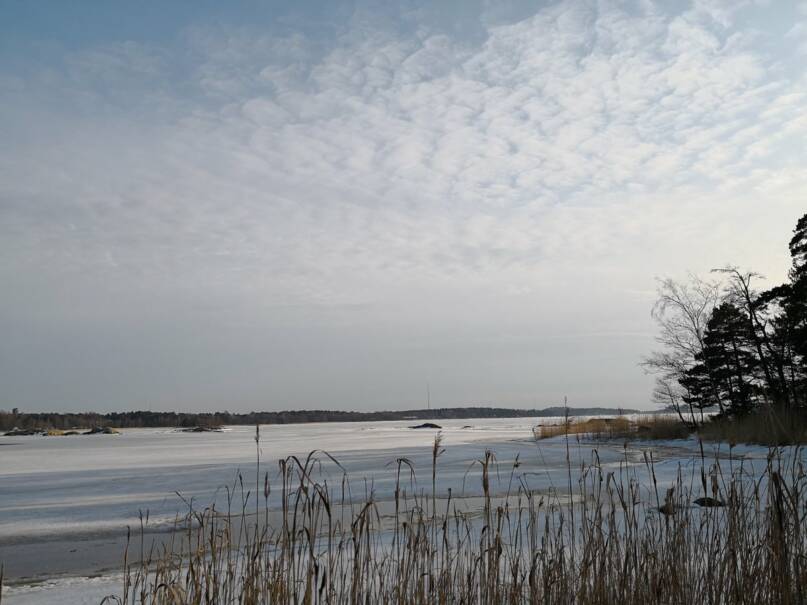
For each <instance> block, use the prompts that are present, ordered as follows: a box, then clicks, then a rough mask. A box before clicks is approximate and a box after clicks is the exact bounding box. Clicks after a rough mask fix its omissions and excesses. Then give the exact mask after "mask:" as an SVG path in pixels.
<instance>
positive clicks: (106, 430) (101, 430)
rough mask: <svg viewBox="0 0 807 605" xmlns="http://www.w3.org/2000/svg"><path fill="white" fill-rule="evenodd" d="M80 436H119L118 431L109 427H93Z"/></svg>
mask: <svg viewBox="0 0 807 605" xmlns="http://www.w3.org/2000/svg"><path fill="white" fill-rule="evenodd" d="M82 435H120V431H116V430H115V429H113V428H112V427H110V426H94V427H92V428H91V429H90V430H89V431H86V432H84V433H82Z"/></svg>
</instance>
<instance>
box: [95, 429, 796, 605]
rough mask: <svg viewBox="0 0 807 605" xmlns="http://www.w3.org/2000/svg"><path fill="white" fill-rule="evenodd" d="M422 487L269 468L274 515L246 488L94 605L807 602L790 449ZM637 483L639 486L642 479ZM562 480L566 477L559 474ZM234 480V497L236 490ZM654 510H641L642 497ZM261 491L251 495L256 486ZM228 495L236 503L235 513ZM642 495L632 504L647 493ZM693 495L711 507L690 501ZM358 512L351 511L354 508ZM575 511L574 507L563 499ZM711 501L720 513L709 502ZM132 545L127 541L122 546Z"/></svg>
mask: <svg viewBox="0 0 807 605" xmlns="http://www.w3.org/2000/svg"><path fill="white" fill-rule="evenodd" d="M441 451H442V450H441V444H440V442H439V440H437V441H435V444H434V449H433V456H432V469H431V484H432V489H433V491H432V493H431V494H428V493H425V492H424V491H418V489H417V487H416V483H415V470H414V468H413V465H412V462H411V461H410V460H408V459H406V458H399V459H397V460H396V461H395V462H394V472H395V476H396V483H395V489H394V493H393V496H392V498H393V500H392V501H391V502H388V503H384V502H380V501H378V500H377V499H376V498H375V497H374V495H373V493H372V491H369V492H368V493H367V494H365V497H364V498H362V499H354V498H353V496H352V494H351V491H350V489H351V488H350V482H349V481H348V480H347V477H343V479H342V481H341V483H340V484H339V485H337V486H332V485H329V484H328V481H327V480H318V479H317V476H318V470H319V469H320V466H319V465H320V464H331V465H338V462H337V461H336V460H334V459H333V458H331V457H330V456H327V454H320V455H318V454H316V453H313V452H312V454H310V455H309V456H308V458H306V459H298V458H296V457H289V458H286V459H285V460H281V461H280V462H279V479H278V481H279V489H280V493H281V494H282V495H283V496H282V497H281V502H282V510H280V511H279V513H278V515H279V517H278V518H277V521H271V519H270V511H269V492H270V489H269V483H268V479H265V487H264V490H263V496H264V509H265V510H264V511H263V512H264V516H263V522H259V521H260V520H261V516H260V515H255V517H254V518H252V519H250V517H251V516H252V514H251V513H250V514H247V508H248V504H247V502H248V501H249V493H248V492H245V489H246V488H245V487H244V484H243V481H241V482H240V484H238V485H236V486H235V489H232V490H228V508H227V510H226V511H223V512H220V511H217V510H215V509H214V508H206V509H204V510H194V509H193V508H192V507H189V510H188V514H187V516H186V517H185V518H184V520H183V522H182V523H181V527H180V531H178V532H177V533H176V534H174V538H172V540H171V541H170V542H169V543H167V544H163V545H161V546H158V547H151V548H149V549H146V548H145V546H143V544H142V542H143V539H144V537H143V533H142V531H141V536H140V549H139V550H140V556H139V557H137V558H136V560H132V557H131V556H130V550H131V549H129V548H127V553H126V556H125V569H126V573H125V581H124V586H123V592H122V594H121V595H119V596H114V597H108V598H107V599H106V602H107V603H109V602H116V603H122V604H129V603H148V604H155V605H156V604H167V603H198V604H202V603H206V604H207V603H217V604H226V603H244V604H258V603H305V604H315V603H340V604H341V603H345V604H348V603H349V604H358V603H398V604H408V603H423V604H426V603H467V604H471V603H564V604H565V603H579V604H589V603H626V604H634V603H635V604H646V603H674V604H679V603H680V604H682V605H684V604H686V605H689V604H691V603H708V604H722V603H749V604H751V603H754V604H756V603H782V604H791V603H793V604H795V603H803V602H805V599H807V594H805V592H807V570H805V567H804V565H805V561H806V560H807V544H805V536H806V535H807V526H806V525H805V523H807V520H806V517H807V514H806V513H805V504H807V500H805V488H806V487H807V482H805V473H804V469H803V467H802V463H801V460H802V457H801V452H800V451H799V450H791V451H790V452H789V455H788V456H784V454H783V452H782V451H781V450H772V451H771V454H770V456H769V457H768V459H767V463H766V466H765V469H764V470H763V471H762V472H761V473H760V474H758V475H753V473H751V472H750V470H749V468H748V467H747V466H746V465H745V464H744V463H743V462H735V461H733V460H730V461H729V463H728V465H729V469H728V472H727V473H726V474H725V475H724V473H723V468H722V467H721V466H719V465H717V464H712V465H711V466H710V465H709V464H708V463H707V462H706V461H705V460H701V462H702V465H701V468H700V469H699V471H697V472H694V473H693V474H692V476H689V477H687V476H684V475H681V473H680V471H679V475H678V477H677V479H676V480H675V481H674V482H673V483H672V484H671V485H667V484H665V485H660V484H659V482H658V481H657V478H656V474H655V468H654V464H653V460H652V456H646V459H645V462H646V464H645V465H644V466H640V467H639V468H638V470H637V467H636V466H635V465H633V466H631V465H629V464H628V463H627V460H626V461H625V464H623V465H620V466H619V468H614V467H608V468H605V467H603V466H601V465H600V463H599V458H598V456H597V453H596V451H593V452H592V458H591V462H590V464H588V465H586V466H585V467H584V468H582V469H580V475H579V480H577V485H576V486H575V487H574V493H573V494H561V493H556V492H552V493H549V494H537V493H533V492H531V491H529V490H528V489H527V488H526V487H525V483H524V482H523V481H520V480H519V478H518V475H517V468H518V465H519V463H518V460H516V461H515V463H514V464H513V468H512V471H511V475H510V483H509V487H508V490H507V493H506V494H499V495H494V494H493V493H492V489H491V486H490V479H491V472H492V468H493V465H494V464H495V459H494V456H493V454H492V453H491V452H490V451H486V452H485V454H484V456H483V457H482V458H481V459H480V460H478V461H477V464H478V466H479V470H480V479H481V488H482V494H483V496H484V499H483V506H482V510H481V511H480V512H478V513H474V514H470V513H467V512H463V510H462V508H461V507H458V506H457V505H456V499H454V498H452V494H451V491H450V490H449V492H448V495H447V497H445V498H437V497H436V495H435V493H434V490H435V489H436V487H437V485H438V482H439V467H438V458H439V455H440V453H441ZM639 473H642V474H644V473H646V481H644V482H642V481H640V480H639V476H638V474H639ZM569 475H570V477H571V468H570V473H569ZM239 485H240V494H239ZM647 486H650V487H649V490H650V494H651V501H652V502H651V504H648V503H647V495H648V492H647V490H648V487H647ZM256 487H257V486H256ZM237 494H239V495H240V500H241V502H240V503H239V505H238V507H236V506H235V503H236V502H237V500H238V498H236V497H235V496H236V495H237ZM643 496H644V497H643ZM697 497H708V498H711V503H713V504H716V505H718V506H714V507H710V508H699V507H697V506H693V505H692V501H693V500H694V499H695V498H697ZM356 502H358V503H356ZM569 502H571V504H569ZM720 504H724V505H723V506H720ZM135 542H137V540H136V539H133V540H132V543H135Z"/></svg>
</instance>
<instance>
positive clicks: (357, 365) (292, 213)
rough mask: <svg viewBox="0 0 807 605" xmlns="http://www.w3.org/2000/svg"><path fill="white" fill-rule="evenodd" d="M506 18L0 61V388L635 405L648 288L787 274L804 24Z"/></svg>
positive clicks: (52, 394) (209, 35) (192, 30)
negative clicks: (0, 334) (699, 275)
mask: <svg viewBox="0 0 807 605" xmlns="http://www.w3.org/2000/svg"><path fill="white" fill-rule="evenodd" d="M511 8H512V10H510V11H509V12H508V11H507V10H505V5H499V4H498V3H496V5H495V6H494V5H491V6H485V5H482V6H479V7H476V8H474V9H470V8H467V7H466V8H465V9H463V8H457V9H456V11H461V12H457V13H456V14H455V13H454V12H453V11H452V10H450V9H445V10H444V11H441V12H440V14H437V13H436V12H435V10H434V9H433V8H430V7H429V6H428V5H427V4H424V5H417V4H412V5H408V6H407V8H406V10H403V9H394V10H393V9H390V8H389V7H388V6H377V5H371V4H367V5H351V6H341V5H340V6H339V7H338V8H337V9H333V8H332V9H331V10H332V11H333V12H332V13H330V17H331V18H332V19H333V21H332V22H330V23H328V24H327V27H324V28H323V27H322V26H321V23H320V24H318V25H317V26H316V27H315V26H314V24H311V23H306V22H305V21H301V20H299V19H293V18H286V19H285V20H278V23H274V24H270V25H267V26H266V27H259V26H250V25H244V24H239V25H236V24H228V23H226V22H223V23H218V24H211V23H195V22H193V20H192V19H191V20H189V22H188V23H186V24H184V25H183V26H182V27H181V28H179V29H178V30H177V31H176V32H175V34H174V35H173V36H172V37H171V38H170V39H168V40H160V41H153V40H152V41H149V40H130V39H121V40H113V41H104V42H99V43H94V44H87V45H84V46H81V47H78V48H70V49H65V50H64V51H63V52H62V53H61V54H60V56H58V57H53V56H51V57H50V58H48V59H40V60H31V61H29V62H27V63H25V64H24V69H23V68H21V67H20V66H19V65H17V64H12V63H11V62H7V63H6V64H3V71H2V72H0V95H2V99H1V100H2V104H3V107H4V109H3V111H2V114H1V117H0V126H1V127H2V131H3V132H4V133H5V136H4V142H3V143H2V144H0V204H2V206H0V217H1V218H2V221H1V222H0V277H1V278H2V281H3V283H4V284H5V287H4V290H6V294H5V295H4V296H3V298H2V300H0V325H2V326H3V328H4V331H5V332H6V333H7V335H8V338H7V339H6V340H5V342H4V344H3V345H0V356H2V361H3V363H2V365H0V378H1V379H2V380H0V381H1V382H2V383H3V384H5V385H7V388H6V389H5V391H4V392H3V394H2V397H3V399H2V400H0V403H3V404H7V405H12V404H14V405H17V404H19V405H29V406H36V407H45V408H47V407H68V408H76V407H95V408H110V407H120V406H125V407H131V406H151V407H183V408H198V407H203V408H216V407H222V408H223V407H230V408H254V407H265V408H285V407H294V406H307V407H313V406H320V407H350V408H362V407H365V408H379V407H391V406H406V405H420V404H422V399H423V397H422V394H421V391H422V385H423V384H424V382H425V381H426V380H429V381H431V383H432V384H433V385H434V387H433V390H434V392H435V399H436V400H437V402H438V403H439V404H445V405H450V404H456V405H459V404H467V403H473V402H477V403H497V404H502V405H544V404H551V403H554V402H556V401H557V400H558V398H560V397H561V396H562V395H563V394H569V395H570V396H571V398H572V401H574V402H577V403H579V404H580V405H585V404H611V405H631V406H642V405H643V404H645V402H646V401H647V399H648V391H649V387H648V380H647V378H646V377H644V376H643V375H642V373H641V371H640V370H639V369H638V368H637V365H636V364H637V361H638V358H639V357H640V356H641V354H642V353H644V352H645V351H646V350H647V349H648V348H649V347H650V346H651V344H652V325H651V324H650V321H649V318H648V315H649V306H650V304H651V303H652V290H653V279H654V277H655V276H656V275H659V274H674V275H675V274H679V275H680V274H682V273H684V272H685V271H686V270H694V271H707V270H708V269H710V268H712V267H714V266H717V265H721V264H723V263H726V262H734V263H737V264H741V265H747V266H751V267H754V268H756V269H758V270H760V271H761V272H763V273H766V274H768V276H769V277H770V278H771V280H773V281H775V280H778V279H781V278H782V277H783V274H784V271H785V270H786V263H787V256H786V247H785V243H786V240H787V234H788V232H789V230H790V229H791V228H792V225H793V224H794V221H795V218H796V217H797V216H798V215H799V214H800V213H802V212H803V211H804V208H805V206H806V205H807V204H805V201H806V200H805V195H807V171H805V170H804V166H805V165H807V164H805V160H806V159H807V158H805V148H804V141H805V140H807V111H805V108H806V107H807V78H806V77H805V74H804V71H803V69H801V68H800V65H799V63H800V62H801V61H802V58H801V56H803V52H804V50H803V49H804V36H803V35H802V34H801V33H800V32H804V31H805V23H807V11H806V10H805V8H804V6H792V5H788V6H787V7H784V6H782V7H780V5H779V3H777V2H771V3H770V4H768V5H767V6H765V5H763V4H760V3H754V2H739V3H738V2H731V3H728V2H725V3H723V2H694V3H691V4H690V3H685V4H682V5H681V6H679V7H677V8H676V9H675V10H672V9H670V7H669V6H668V3H663V5H662V3H659V4H655V3H651V2H637V3H628V2H616V1H614V2H605V1H603V2H593V1H592V2H561V3H553V4H549V5H542V6H535V7H524V6H521V7H511ZM469 13H470V16H469ZM452 23H453V24H455V25H453V26H452V25H451V24H452Z"/></svg>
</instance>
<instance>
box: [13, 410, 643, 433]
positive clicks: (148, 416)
mask: <svg viewBox="0 0 807 605" xmlns="http://www.w3.org/2000/svg"><path fill="white" fill-rule="evenodd" d="M636 412H637V410H629V409H616V408H566V407H550V408H545V409H542V410H521V409H509V408H491V407H460V408H438V409H428V410H405V411H389V412H338V411H331V410H292V411H286V412H248V413H244V414H235V413H232V412H211V413H198V414H195V413H183V412H150V411H136V412H110V413H108V414H97V413H92V412H85V413H77V414H63V413H58V412H32V413H23V412H20V411H19V410H12V411H11V412H5V411H0V430H2V431H8V430H11V429H12V428H14V427H16V428H19V429H40V428H41V429H72V428H77V427H80V428H91V427H114V428H145V427H183V428H189V427H195V426H208V427H210V426H223V425H255V424H297V423H305V422H362V421H363V422H366V421H377V420H451V419H462V418H529V417H533V416H538V417H540V416H563V415H565V414H568V415H569V416H595V415H600V414H614V413H626V414H627V413H636Z"/></svg>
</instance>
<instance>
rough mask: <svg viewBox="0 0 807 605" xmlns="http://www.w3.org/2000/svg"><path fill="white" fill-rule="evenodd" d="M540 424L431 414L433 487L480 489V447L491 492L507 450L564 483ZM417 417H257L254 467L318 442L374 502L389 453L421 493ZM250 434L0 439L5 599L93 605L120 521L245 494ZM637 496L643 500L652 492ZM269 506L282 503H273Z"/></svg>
mask: <svg viewBox="0 0 807 605" xmlns="http://www.w3.org/2000/svg"><path fill="white" fill-rule="evenodd" d="M559 420H560V419H554V421H559ZM551 422H553V419H549V418H517V419H477V420H467V419H466V420H447V421H439V423H440V425H441V426H442V427H443V428H442V431H440V432H441V434H442V436H443V444H442V447H443V448H445V453H444V454H443V455H441V457H440V459H439V463H438V492H440V494H446V493H447V491H448V489H449V488H450V489H451V490H452V494H453V496H454V497H458V496H462V495H465V496H477V495H479V494H480V491H481V490H480V481H479V465H477V464H474V461H476V460H479V459H480V458H482V457H483V456H484V452H485V449H491V450H492V451H493V452H494V453H495V456H496V461H497V464H498V466H497V467H495V468H494V472H493V474H492V475H493V476H492V482H493V483H492V489H493V492H494V494H497V495H502V494H504V493H505V491H506V490H507V488H508V485H509V483H510V472H511V469H512V465H513V462H514V460H515V459H516V457H518V459H519V468H518V474H519V475H520V476H521V478H522V479H523V481H524V484H526V485H527V486H529V488H530V489H531V490H533V491H536V492H542V491H549V490H552V489H555V488H557V490H558V491H565V489H564V488H565V486H567V484H568V483H567V481H568V479H567V463H566V455H567V454H566V441H565V439H564V438H552V439H547V440H541V441H538V442H536V441H534V440H533V439H532V428H533V427H534V426H535V425H536V424H546V423H551ZM418 423H419V422H418V421H397V422H366V423H316V424H299V425H271V426H262V427H261V433H260V456H261V473H262V474H263V472H265V471H268V472H269V478H270V481H273V480H274V481H277V473H278V465H277V461H278V460H279V459H281V458H285V457H286V456H290V455H296V456H305V455H307V454H308V452H310V451H311V450H314V449H317V450H323V451H327V452H328V453H329V454H331V455H332V456H333V457H334V458H336V459H337V460H338V461H339V463H340V464H341V465H342V467H344V468H345V469H346V470H347V472H348V474H349V477H350V478H351V484H352V489H353V495H354V497H355V498H356V499H359V500H360V499H362V498H364V496H365V493H366V492H367V491H368V490H372V492H373V494H374V497H375V498H376V499H377V500H384V499H390V498H391V497H392V493H393V490H394V482H395V472H394V466H393V465H394V461H395V459H396V458H399V457H406V458H408V459H410V460H411V461H412V463H413V464H414V467H415V469H416V471H417V473H418V477H419V479H420V482H419V483H418V485H417V489H418V490H420V489H422V490H425V491H429V490H430V489H431V487H430V486H431V475H430V473H431V450H432V444H433V442H434V437H435V434H436V433H437V431H436V430H426V429H421V430H413V429H411V428H409V427H410V426H411V425H414V424H418ZM254 438H255V428H254V427H248V426H239V427H230V428H228V429H227V430H225V431H223V432H210V433H179V432H175V431H172V430H168V429H131V430H124V431H123V432H122V434H121V435H94V436H76V437H8V438H6V437H0V439H2V440H3V441H2V443H3V445H2V446H0V562H2V563H3V564H4V565H5V568H6V578H7V580H6V582H7V584H8V583H10V584H11V587H10V588H6V591H5V592H4V595H3V597H4V603H5V602H8V603H10V604H12V605H13V604H14V603H34V602H36V603H47V602H64V601H63V600H62V599H61V598H60V595H64V594H66V592H65V591H67V594H71V595H74V596H75V598H73V596H71V598H70V602H76V603H79V602H98V600H100V597H103V596H104V595H105V594H109V593H110V587H111V588H112V590H111V592H115V591H116V589H117V587H118V585H119V584H120V583H119V581H118V580H116V579H115V574H117V573H119V572H120V566H121V557H122V553H123V551H122V548H123V546H122V545H123V540H124V538H125V535H126V527H127V525H128V526H131V527H133V528H137V527H138V526H139V523H140V514H141V512H145V511H148V515H149V527H150V528H151V529H153V530H159V529H160V528H161V527H162V528H164V527H170V525H171V524H172V523H173V521H174V519H175V518H176V516H177V515H178V514H182V512H183V511H185V510H186V506H187V505H186V504H185V503H184V502H183V500H182V499H181V498H180V497H179V496H178V495H177V493H176V492H179V493H180V494H182V496H183V497H184V498H185V499H186V500H190V499H193V501H194V502H195V503H196V504H198V505H199V506H206V505H208V504H212V503H213V502H216V503H217V506H219V507H220V508H221V507H222V506H223V505H224V500H225V498H224V489H223V488H224V486H225V485H229V486H232V485H234V482H235V481H236V480H237V477H238V474H239V472H240V473H241V474H242V476H243V477H244V483H245V486H246V487H245V489H249V487H250V486H254V485H255V471H256V467H255V464H256V444H255V440H254ZM570 444H571V447H570V457H571V462H572V467H573V468H580V466H581V464H582V463H588V462H591V459H592V457H591V456H592V454H591V453H592V450H593V449H595V448H596V449H597V450H598V456H599V461H600V464H601V465H602V466H604V467H606V468H609V467H610V468H613V469H618V468H620V467H624V466H625V465H627V466H634V467H635V468H636V471H637V473H638V474H642V473H646V471H645V470H644V458H643V451H646V450H647V449H650V450H653V451H654V460H655V463H656V466H655V470H656V477H657V480H658V482H659V484H660V485H665V484H667V483H671V482H672V481H673V480H674V478H675V475H676V473H677V472H678V471H679V469H681V468H683V469H684V470H685V471H686V469H688V468H689V469H693V470H694V468H695V467H696V466H697V465H699V464H701V461H700V451H699V449H698V447H697V444H696V443H695V442H694V441H671V442H661V443H659V442H654V443H646V444H640V443H639V444H637V443H632V444H630V445H629V446H628V447H627V448H625V447H623V446H622V445H621V444H618V443H609V444H591V443H585V442H581V441H579V440H578V439H577V438H574V437H573V438H570ZM717 453H720V454H721V455H727V454H728V446H725V445H724V446H721V447H720V448H719V450H718V448H717V447H716V446H713V447H707V452H706V455H707V457H712V458H714V455H715V454H717ZM732 453H733V455H735V456H739V455H742V456H745V457H746V458H751V459H758V460H759V464H760V466H762V465H764V461H765V457H766V455H767V450H766V449H765V448H758V447H757V448H755V447H738V448H735V449H734V451H733V452H732ZM322 460H323V466H322V470H321V473H323V474H324V475H326V476H328V474H331V475H332V476H334V477H340V478H341V474H342V471H341V470H340V469H338V468H337V467H336V465H335V464H333V463H332V462H330V461H329V460H328V459H327V458H325V457H324V456H323V457H322ZM648 479H649V477H648ZM337 483H338V482H337ZM277 491H279V490H276V492H277ZM276 492H273V493H275V494H276ZM253 494H254V490H253ZM276 497H279V496H277V495H276ZM647 497H648V502H650V501H651V500H652V498H651V496H650V492H649V488H648V492H647ZM270 505H271V506H275V507H277V506H279V500H273V501H272V502H270ZM99 574H102V575H101V577H93V578H91V579H87V578H88V577H90V576H98V575H99ZM99 595H100V597H99ZM49 599H50V600H49ZM82 599H84V600H82Z"/></svg>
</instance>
